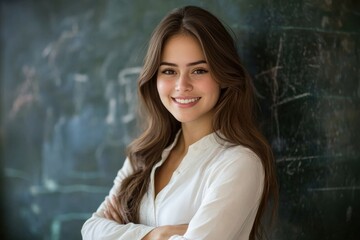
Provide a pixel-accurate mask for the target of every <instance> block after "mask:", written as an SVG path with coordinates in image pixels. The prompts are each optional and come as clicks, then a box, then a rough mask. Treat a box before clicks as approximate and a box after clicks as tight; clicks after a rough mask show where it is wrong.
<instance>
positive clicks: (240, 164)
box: [211, 145, 264, 178]
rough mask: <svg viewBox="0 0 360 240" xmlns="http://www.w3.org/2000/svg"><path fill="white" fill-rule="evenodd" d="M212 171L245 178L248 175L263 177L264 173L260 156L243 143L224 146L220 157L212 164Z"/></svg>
mask: <svg viewBox="0 0 360 240" xmlns="http://www.w3.org/2000/svg"><path fill="white" fill-rule="evenodd" d="M211 172H212V174H216V175H218V174H222V175H223V174H226V175H227V176H229V177H235V178H243V177H244V176H247V175H253V176H256V177H259V178H261V177H263V175H264V169H263V165H262V162H261V159H260V158H259V156H258V155H257V154H256V153H255V152H254V151H252V150H251V149H249V148H247V147H244V146H242V145H236V146H223V149H222V151H221V154H220V155H219V158H218V159H217V161H215V162H214V163H213V165H212V166H211Z"/></svg>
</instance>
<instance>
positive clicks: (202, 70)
mask: <svg viewBox="0 0 360 240" xmlns="http://www.w3.org/2000/svg"><path fill="white" fill-rule="evenodd" d="M208 72H209V71H208V70H206V69H202V68H198V69H195V70H194V71H192V73H194V74H197V75H198V74H205V73H208ZM161 73H162V74H166V75H173V74H174V73H175V71H174V70H172V69H164V70H163V71H161Z"/></svg>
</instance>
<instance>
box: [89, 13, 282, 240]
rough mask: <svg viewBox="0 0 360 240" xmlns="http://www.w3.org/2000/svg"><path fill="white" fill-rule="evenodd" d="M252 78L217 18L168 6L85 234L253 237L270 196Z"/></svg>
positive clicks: (271, 175)
mask: <svg viewBox="0 0 360 240" xmlns="http://www.w3.org/2000/svg"><path fill="white" fill-rule="evenodd" d="M251 86H252V85H251V82H250V78H249V76H248V74H247V73H246V71H245V69H244V68H243V67H242V65H241V63H240V60H239V57H238V55H237V51H236V47H235V43H234V41H233V39H232V37H231V36H230V35H229V33H228V32H227V30H226V29H225V28H224V26H223V25H222V24H221V22H220V21H219V20H218V19H217V18H216V17H215V16H213V15H212V14H210V13H209V12H207V11H206V10H203V9H201V8H199V7H193V6H188V7H184V8H180V9H176V10H174V11H173V12H171V13H170V14H169V15H167V16H166V17H165V18H164V19H163V20H162V21H161V22H160V24H159V25H158V26H157V28H156V29H155V30H154V32H153V35H152V37H151V40H150V43H149V48H148V52H147V55H146V57H145V61H144V67H143V70H142V73H141V75H140V78H139V95H140V98H141V101H142V104H143V107H144V110H146V112H147V119H146V120H147V123H148V125H147V128H146V130H145V131H144V133H143V134H142V135H141V136H140V137H139V138H137V139H136V140H135V141H134V142H133V143H132V144H131V145H130V146H129V147H128V154H127V156H128V157H127V159H126V160H125V163H124V166H123V168H122V169H121V170H120V171H119V172H118V175H117V177H116V179H115V181H114V186H113V188H112V189H111V191H110V193H109V196H108V197H107V198H106V199H105V201H104V202H103V203H102V204H101V206H100V207H99V209H98V210H97V212H96V213H94V214H93V216H92V217H91V218H90V219H88V220H87V221H86V222H85V224H84V226H83V229H82V235H83V238H84V239H129V240H140V239H143V240H149V239H151V240H154V239H156V240H162V239H172V240H180V239H189V240H190V239H206V240H222V239H230V240H232V239H235V240H239V239H240V240H243V239H255V238H260V237H261V236H262V231H261V229H260V221H261V217H262V216H263V214H264V211H265V209H266V207H267V203H268V201H269V200H270V197H271V196H273V197H274V200H275V203H276V200H277V183H276V176H275V170H274V160H273V156H272V152H271V149H270V147H269V145H268V144H267V142H266V140H265V139H264V137H263V136H262V135H261V133H260V132H259V130H258V128H257V127H256V124H255V120H254V113H253V91H252V87H251Z"/></svg>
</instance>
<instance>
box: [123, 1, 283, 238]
mask: <svg viewBox="0 0 360 240" xmlns="http://www.w3.org/2000/svg"><path fill="white" fill-rule="evenodd" d="M176 34H191V35H192V36H195V37H196V38H197V39H198V41H199V42H200V45H201V46H202V48H203V52H204V55H205V58H206V61H207V63H208V64H209V68H210V72H211V74H212V75H213V77H214V79H215V80H216V81H217V82H218V83H219V85H220V87H221V93H220V98H219V101H218V103H217V105H216V106H215V115H214V118H213V129H214V131H217V132H219V133H221V135H222V137H223V138H225V139H226V141H228V142H230V143H232V144H234V145H243V146H246V147H248V148H250V149H252V150H253V151H254V152H255V153H256V154H257V155H258V156H259V158H260V159H261V161H262V164H263V167H264V172H265V181H264V190H263V194H262V199H261V203H260V206H259V209H258V212H257V215H256V218H255V222H254V225H253V228H252V231H251V234H250V239H255V238H256V237H258V238H261V236H262V231H261V228H260V225H261V218H262V216H263V214H264V212H265V209H266V207H267V204H268V202H269V200H270V199H271V197H273V200H274V203H275V205H276V203H277V197H278V190H277V181H276V174H275V167H274V158H273V155H272V151H271V148H270V147H269V144H268V143H267V141H266V140H265V138H264V137H263V135H262V134H261V133H260V131H259V130H258V128H257V126H256V121H255V116H254V115H255V114H254V96H253V89H252V85H251V79H250V77H249V75H248V73H247V72H246V70H245V69H244V67H243V66H242V64H241V62H240V59H239V56H238V53H237V49H236V45H235V42H234V40H233V38H232V36H231V35H230V34H229V33H228V31H227V30H226V28H225V27H224V26H223V24H222V23H221V22H220V21H219V20H218V19H217V18H216V17H215V16H214V15H212V14H211V13H209V12H208V11H206V10H204V9H202V8H199V7H195V6H187V7H183V8H179V9H175V10H174V11H172V12H171V13H169V14H168V15H167V16H166V17H165V18H164V19H163V20H162V21H161V22H160V24H159V25H158V26H157V27H156V29H155V30H154V32H153V34H152V37H151V39H150V42H149V47H148V51H147V54H146V56H145V59H144V66H143V69H142V72H141V74H140V77H139V82H138V87H139V97H140V101H141V106H142V109H143V112H142V114H146V121H147V126H146V129H145V130H144V132H143V134H142V135H140V137H138V138H137V139H136V140H135V141H133V142H132V143H131V144H130V145H129V147H128V149H127V150H128V152H127V155H128V157H129V159H130V162H131V164H132V167H133V168H134V173H133V174H132V175H131V176H129V177H127V178H126V179H124V181H123V182H122V185H121V189H120V191H119V193H118V197H119V200H120V204H121V209H120V215H121V217H122V220H123V223H129V222H133V223H139V211H140V203H141V200H142V198H143V196H144V194H145V193H146V192H147V190H148V187H149V182H150V173H151V169H152V168H153V166H154V165H155V164H156V163H157V162H158V161H160V159H161V153H162V151H163V150H164V148H166V147H167V146H169V144H170V143H172V142H173V140H174V138H175V135H176V133H177V132H178V131H179V129H180V128H181V125H180V123H179V122H178V121H177V120H176V119H175V118H174V117H173V116H172V115H171V114H170V113H169V112H168V111H167V110H166V108H165V107H164V106H163V104H162V103H161V100H160V97H159V95H158V92H157V88H156V78H157V71H158V68H159V65H160V61H161V53H162V49H163V46H164V44H165V43H166V41H167V39H169V38H170V37H171V36H174V35H176Z"/></svg>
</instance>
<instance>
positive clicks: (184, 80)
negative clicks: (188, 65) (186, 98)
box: [175, 74, 193, 92]
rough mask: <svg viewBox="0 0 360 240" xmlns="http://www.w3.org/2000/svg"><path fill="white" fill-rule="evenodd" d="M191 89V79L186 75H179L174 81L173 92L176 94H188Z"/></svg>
mask: <svg viewBox="0 0 360 240" xmlns="http://www.w3.org/2000/svg"><path fill="white" fill-rule="evenodd" d="M192 89H193V86H192V84H191V79H190V78H189V76H187V75H186V74H181V75H180V76H179V78H178V79H177V81H176V86H175V90H176V91H178V92H190V91H191V90H192Z"/></svg>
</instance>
